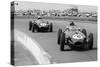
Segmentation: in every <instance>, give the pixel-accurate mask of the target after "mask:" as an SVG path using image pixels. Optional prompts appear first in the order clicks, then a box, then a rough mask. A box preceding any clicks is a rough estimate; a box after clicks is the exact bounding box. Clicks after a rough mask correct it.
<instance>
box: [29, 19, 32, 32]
mask: <svg viewBox="0 0 100 67" xmlns="http://www.w3.org/2000/svg"><path fill="white" fill-rule="evenodd" d="M31 30H32V21H29V31H31Z"/></svg>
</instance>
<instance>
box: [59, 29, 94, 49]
mask: <svg viewBox="0 0 100 67" xmlns="http://www.w3.org/2000/svg"><path fill="white" fill-rule="evenodd" d="M57 43H58V44H60V50H61V51H63V50H64V47H65V45H66V46H69V47H70V48H71V49H77V50H83V49H92V48H93V34H92V33H90V34H89V36H88V37H87V32H86V30H85V29H82V30H81V29H79V28H74V29H72V28H67V29H65V31H64V32H62V30H61V29H59V31H58V40H57Z"/></svg>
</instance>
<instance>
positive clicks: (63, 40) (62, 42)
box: [60, 33, 65, 51]
mask: <svg viewBox="0 0 100 67" xmlns="http://www.w3.org/2000/svg"><path fill="white" fill-rule="evenodd" d="M64 45H65V33H62V34H61V40H60V50H61V51H64Z"/></svg>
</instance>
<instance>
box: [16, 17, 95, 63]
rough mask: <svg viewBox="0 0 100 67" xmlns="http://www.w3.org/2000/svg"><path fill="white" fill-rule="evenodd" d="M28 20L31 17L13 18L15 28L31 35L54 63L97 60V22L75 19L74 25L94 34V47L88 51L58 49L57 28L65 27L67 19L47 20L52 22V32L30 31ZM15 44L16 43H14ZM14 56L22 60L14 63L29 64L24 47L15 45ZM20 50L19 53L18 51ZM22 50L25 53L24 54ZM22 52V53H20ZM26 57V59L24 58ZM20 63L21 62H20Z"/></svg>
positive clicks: (30, 61)
mask: <svg viewBox="0 0 100 67" xmlns="http://www.w3.org/2000/svg"><path fill="white" fill-rule="evenodd" d="M29 20H32V19H17V18H15V26H14V27H15V29H17V30H19V31H22V32H24V33H25V34H27V35H28V36H30V37H32V38H33V39H34V40H35V41H37V42H38V43H39V44H40V45H41V46H42V48H43V49H44V50H45V51H46V52H48V53H49V55H50V56H52V61H54V62H56V63H69V62H83V61H96V60H97V24H95V23H91V22H89V21H75V23H76V25H78V26H80V27H82V28H85V29H86V30H87V32H88V33H89V32H92V33H93V34H94V46H93V47H94V48H93V49H92V50H88V51H73V50H72V51H66V50H65V51H63V52H62V51H60V49H59V48H60V47H59V45H58V44H57V31H58V29H59V28H62V29H63V30H64V29H65V28H66V25H68V24H69V21H68V20H67V21H64V20H48V21H49V22H52V23H53V32H39V33H32V32H31V31H29V30H28V29H29V27H28V26H29V23H28V22H29ZM16 44H17V43H16ZM15 48H16V50H15V53H16V55H17V56H16V57H17V58H20V59H21V57H22V60H19V62H20V63H19V62H18V61H16V62H15V64H16V65H30V64H32V60H31V59H28V56H27V55H28V54H29V53H27V52H25V50H24V48H21V47H20V45H19V46H18V45H17V47H16V46H15ZM20 51H21V53H20ZM23 52H24V53H25V54H26V55H24V54H23ZM20 54H22V55H20ZM26 58H27V59H26ZM21 63H22V64H21Z"/></svg>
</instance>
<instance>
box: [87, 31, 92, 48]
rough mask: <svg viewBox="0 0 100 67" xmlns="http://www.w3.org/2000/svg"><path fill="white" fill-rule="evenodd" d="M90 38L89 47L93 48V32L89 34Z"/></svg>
mask: <svg viewBox="0 0 100 67" xmlns="http://www.w3.org/2000/svg"><path fill="white" fill-rule="evenodd" d="M88 39H89V40H88V45H89V49H93V33H90V34H89V36H88Z"/></svg>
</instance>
